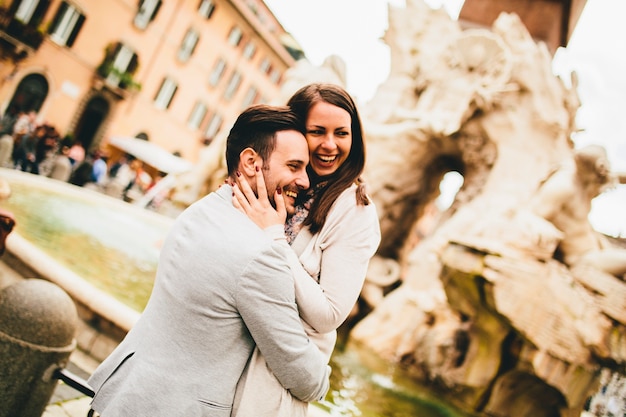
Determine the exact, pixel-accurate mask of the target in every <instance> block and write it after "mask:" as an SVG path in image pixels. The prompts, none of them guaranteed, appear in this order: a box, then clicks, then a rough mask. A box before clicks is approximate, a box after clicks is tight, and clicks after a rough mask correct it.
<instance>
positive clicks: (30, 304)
mask: <svg viewBox="0 0 626 417" xmlns="http://www.w3.org/2000/svg"><path fill="white" fill-rule="evenodd" d="M77 322H78V314H77V312H76V305H75V304H74V301H73V300H72V299H71V298H70V296H69V295H67V293H66V292H65V291H64V290H63V289H61V288H60V287H59V286H57V285H56V284H53V283H51V282H49V281H45V280H41V279H24V280H22V281H19V282H17V283H15V284H12V285H9V286H8V287H5V288H4V289H3V290H2V291H0V417H41V415H42V414H43V413H44V411H45V408H46V405H47V404H48V402H49V401H50V398H51V397H52V394H53V393H54V389H55V387H56V385H57V379H56V378H55V377H54V372H55V370H57V369H58V368H64V367H65V366H66V365H67V362H68V360H69V356H70V354H71V353H72V352H73V351H74V349H75V347H76V340H75V339H74V335H75V333H76V328H77Z"/></svg>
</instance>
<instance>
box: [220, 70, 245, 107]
mask: <svg viewBox="0 0 626 417" xmlns="http://www.w3.org/2000/svg"><path fill="white" fill-rule="evenodd" d="M239 84H241V74H239V73H238V72H237V71H235V72H233V75H231V77H230V80H229V81H228V85H227V86H226V90H225V91H224V99H225V100H230V99H231V98H233V96H234V95H235V93H236V92H237V89H238V88H239Z"/></svg>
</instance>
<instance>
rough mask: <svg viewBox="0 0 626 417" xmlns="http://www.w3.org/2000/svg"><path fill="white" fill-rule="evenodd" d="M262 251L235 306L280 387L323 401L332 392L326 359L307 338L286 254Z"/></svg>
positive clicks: (241, 282)
mask: <svg viewBox="0 0 626 417" xmlns="http://www.w3.org/2000/svg"><path fill="white" fill-rule="evenodd" d="M276 249H277V248H276V243H274V245H273V246H272V248H271V249H268V250H265V251H263V252H262V253H260V254H259V255H258V256H257V257H256V258H255V259H254V260H253V261H252V262H250V264H249V265H248V266H247V267H246V268H245V270H244V272H243V274H242V276H241V277H240V278H239V283H238V286H237V291H238V292H237V294H236V303H237V308H238V310H239V312H240V314H241V317H242V319H243V321H244V323H245V324H246V326H247V328H248V330H249V331H250V334H251V335H252V338H253V339H254V341H255V343H256V344H257V346H258V348H259V350H260V351H261V353H262V354H263V357H264V358H265V360H266V362H267V364H268V366H269V367H270V369H271V370H272V372H273V373H274V375H276V378H277V379H278V380H279V381H280V383H281V384H282V385H283V386H284V387H285V388H286V389H288V390H289V391H290V392H291V394H292V395H294V396H295V397H297V398H299V399H301V400H302V401H306V402H310V401H319V400H321V399H322V398H323V397H324V396H325V394H326V392H327V391H328V388H329V373H330V369H329V367H328V366H327V365H326V358H325V356H324V355H322V353H321V352H320V351H319V349H318V348H317V347H316V346H315V345H314V344H313V343H312V342H311V341H310V340H309V338H308V337H307V336H306V333H305V331H304V328H303V326H302V323H301V321H300V317H299V314H298V309H297V306H296V302H295V291H294V281H293V275H292V272H291V270H290V269H289V266H288V264H287V262H286V260H285V257H284V253H283V252H282V251H278V250H276Z"/></svg>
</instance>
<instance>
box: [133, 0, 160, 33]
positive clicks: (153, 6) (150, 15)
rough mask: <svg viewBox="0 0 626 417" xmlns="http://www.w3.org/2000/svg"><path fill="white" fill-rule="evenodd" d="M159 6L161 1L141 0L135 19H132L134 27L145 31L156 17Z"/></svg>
mask: <svg viewBox="0 0 626 417" xmlns="http://www.w3.org/2000/svg"><path fill="white" fill-rule="evenodd" d="M161 4H162V0H141V1H140V2H139V8H138V10H137V13H136V14H135V18H134V19H133V24H134V25H135V27H136V28H138V29H141V30H145V29H146V28H147V27H148V25H149V24H150V22H152V21H153V20H154V18H155V17H156V15H157V13H158V11H159V9H160V8H161Z"/></svg>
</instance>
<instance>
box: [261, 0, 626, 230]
mask: <svg viewBox="0 0 626 417" xmlns="http://www.w3.org/2000/svg"><path fill="white" fill-rule="evenodd" d="M425 2H426V3H427V4H428V5H430V6H431V7H433V8H440V7H443V8H444V9H445V10H446V11H447V12H448V13H449V14H450V16H451V17H452V18H454V19H456V18H457V16H458V13H459V10H460V8H461V6H462V5H463V0H425ZM265 3H266V4H267V5H268V7H269V8H270V9H271V10H272V12H273V13H274V15H275V16H276V17H277V18H278V20H279V21H280V22H281V24H282V25H283V27H284V28H285V30H287V31H288V32H290V33H291V35H292V36H293V37H294V38H295V39H296V41H297V42H298V43H299V44H300V46H302V49H303V50H304V52H305V54H306V56H307V58H308V60H309V61H310V62H311V63H312V64H314V65H321V64H322V63H323V61H324V59H325V58H327V57H328V56H330V55H338V56H340V57H341V58H342V59H343V60H344V61H345V63H346V74H347V89H348V91H349V92H350V93H351V94H352V95H353V96H354V97H355V99H356V100H357V101H358V102H361V103H365V102H367V101H368V100H369V99H370V98H371V97H372V96H373V95H374V93H375V92H376V88H377V87H378V86H379V85H380V84H381V83H382V82H383V81H385V79H386V78H387V76H388V74H389V47H388V46H387V45H385V43H384V42H383V41H382V40H381V37H382V36H383V34H384V33H385V30H386V29H387V26H388V20H387V5H388V4H391V5H394V6H400V7H403V6H404V5H405V2H404V0H316V1H310V0H265ZM624 16H626V1H625V0H587V4H586V6H585V9H584V10H583V13H582V15H581V17H580V19H579V21H578V24H577V26H576V29H575V31H574V34H573V36H572V38H571V39H570V42H569V44H568V45H567V48H561V49H559V50H558V51H557V53H556V54H555V57H554V61H553V67H554V72H555V74H557V75H561V76H562V77H563V78H564V79H565V80H568V79H569V73H570V72H571V71H576V73H577V74H578V79H579V87H578V94H579V97H580V100H581V102H582V106H581V108H580V109H579V111H578V114H577V125H578V127H579V128H581V129H583V131H582V132H580V133H577V134H576V136H575V137H574V142H575V144H576V147H581V146H584V145H588V144H601V145H603V146H604V147H605V148H606V149H607V152H608V154H609V159H610V162H611V167H612V169H613V170H614V171H621V172H626V75H625V74H626V54H625V53H624V51H626V24H624ZM453 188H454V185H450V186H449V187H448V189H453ZM444 194H445V193H444ZM448 194H449V193H448ZM589 218H590V221H591V223H592V225H593V226H594V228H595V229H596V230H598V231H600V232H603V233H606V234H609V235H612V236H621V237H626V185H622V186H619V187H616V188H615V189H613V190H609V191H607V192H605V193H604V194H603V195H602V196H600V197H598V198H596V199H595V200H594V202H593V209H592V212H591V214H590V216H589Z"/></svg>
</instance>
